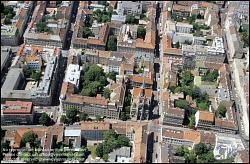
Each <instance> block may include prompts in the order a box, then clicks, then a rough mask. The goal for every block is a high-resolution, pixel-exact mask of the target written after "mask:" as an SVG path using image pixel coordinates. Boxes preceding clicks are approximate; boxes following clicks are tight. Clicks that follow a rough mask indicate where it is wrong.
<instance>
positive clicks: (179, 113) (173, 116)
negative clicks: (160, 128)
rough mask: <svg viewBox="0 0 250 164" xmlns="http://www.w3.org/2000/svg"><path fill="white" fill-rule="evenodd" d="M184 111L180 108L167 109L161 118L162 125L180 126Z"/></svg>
mask: <svg viewBox="0 0 250 164" xmlns="http://www.w3.org/2000/svg"><path fill="white" fill-rule="evenodd" d="M184 116H185V110H184V109H180V108H173V107H170V108H167V109H166V110H165V115H164V118H163V125H171V126H182V124H183V119H184Z"/></svg>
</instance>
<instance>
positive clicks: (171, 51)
mask: <svg viewBox="0 0 250 164" xmlns="http://www.w3.org/2000/svg"><path fill="white" fill-rule="evenodd" d="M162 44H163V47H162V51H163V52H162V53H163V54H164V56H166V58H167V60H168V63H170V61H172V62H174V63H179V64H181V63H182V62H183V58H182V51H181V49H177V48H173V47H172V39H171V37H170V36H169V35H167V34H166V35H165V34H164V35H163V36H162Z"/></svg>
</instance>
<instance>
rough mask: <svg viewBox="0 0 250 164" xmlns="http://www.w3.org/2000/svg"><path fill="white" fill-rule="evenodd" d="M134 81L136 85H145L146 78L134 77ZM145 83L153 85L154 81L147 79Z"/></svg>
mask: <svg viewBox="0 0 250 164" xmlns="http://www.w3.org/2000/svg"><path fill="white" fill-rule="evenodd" d="M132 81H133V82H136V83H143V81H144V77H142V76H140V75H133V77H132ZM145 83H146V84H153V79H151V78H148V77H146V78H145Z"/></svg>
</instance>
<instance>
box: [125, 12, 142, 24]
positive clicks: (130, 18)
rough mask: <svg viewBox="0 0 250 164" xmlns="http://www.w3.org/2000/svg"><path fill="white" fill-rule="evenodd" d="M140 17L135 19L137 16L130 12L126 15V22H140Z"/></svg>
mask: <svg viewBox="0 0 250 164" xmlns="http://www.w3.org/2000/svg"><path fill="white" fill-rule="evenodd" d="M138 22H139V21H138V19H135V16H133V15H132V14H129V15H127V16H126V20H125V23H127V24H138Z"/></svg>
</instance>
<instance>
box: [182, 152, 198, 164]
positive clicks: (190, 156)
mask: <svg viewBox="0 0 250 164" xmlns="http://www.w3.org/2000/svg"><path fill="white" fill-rule="evenodd" d="M184 157H185V163H196V154H195V153H194V152H193V151H190V152H189V153H187V154H185V156H184Z"/></svg>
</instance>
